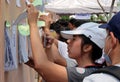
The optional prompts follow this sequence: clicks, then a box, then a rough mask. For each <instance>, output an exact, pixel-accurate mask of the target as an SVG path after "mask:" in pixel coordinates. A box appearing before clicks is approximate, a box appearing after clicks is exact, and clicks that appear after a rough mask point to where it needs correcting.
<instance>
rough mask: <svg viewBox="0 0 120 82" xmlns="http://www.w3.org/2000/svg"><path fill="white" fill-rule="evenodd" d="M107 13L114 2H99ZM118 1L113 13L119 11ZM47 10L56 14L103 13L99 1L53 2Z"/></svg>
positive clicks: (105, 0) (67, 0) (58, 0)
mask: <svg viewBox="0 0 120 82" xmlns="http://www.w3.org/2000/svg"><path fill="white" fill-rule="evenodd" d="M99 1H100V3H101V5H102V6H103V7H104V9H105V12H109V10H110V6H111V3H112V0H99ZM116 4H117V0H116V2H115V5H114V9H113V12H116V11H117V5H116ZM45 9H46V10H48V11H51V12H55V13H59V14H60V13H62V14H75V13H76V14H78V13H102V12H103V11H102V9H101V7H100V6H99V4H98V3H97V0H52V1H51V2H50V3H48V4H47V5H45Z"/></svg>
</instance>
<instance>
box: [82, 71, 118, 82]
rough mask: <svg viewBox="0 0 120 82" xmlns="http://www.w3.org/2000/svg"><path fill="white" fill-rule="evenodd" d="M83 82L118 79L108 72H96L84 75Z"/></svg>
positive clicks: (116, 81) (115, 81)
mask: <svg viewBox="0 0 120 82" xmlns="http://www.w3.org/2000/svg"><path fill="white" fill-rule="evenodd" d="M83 82H119V80H118V79H116V78H114V77H113V76H111V75H109V74H105V73H97V74H92V75H89V76H88V77H85V78H84V80H83Z"/></svg>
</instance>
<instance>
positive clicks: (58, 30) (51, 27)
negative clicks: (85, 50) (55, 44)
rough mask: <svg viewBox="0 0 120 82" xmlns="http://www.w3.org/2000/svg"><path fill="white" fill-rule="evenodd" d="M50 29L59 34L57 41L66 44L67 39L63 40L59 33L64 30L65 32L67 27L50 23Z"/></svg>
mask: <svg viewBox="0 0 120 82" xmlns="http://www.w3.org/2000/svg"><path fill="white" fill-rule="evenodd" d="M50 29H51V30H54V31H55V32H56V33H57V34H59V40H60V41H63V42H66V41H67V39H65V38H63V37H62V36H61V33H60V31H64V30H67V27H63V26H62V25H60V24H59V23H56V22H55V23H52V24H51V25H50Z"/></svg>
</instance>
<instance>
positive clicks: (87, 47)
mask: <svg viewBox="0 0 120 82" xmlns="http://www.w3.org/2000/svg"><path fill="white" fill-rule="evenodd" d="M91 50H92V45H90V44H86V45H84V47H83V51H84V52H89V51H91Z"/></svg>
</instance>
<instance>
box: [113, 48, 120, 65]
mask: <svg viewBox="0 0 120 82" xmlns="http://www.w3.org/2000/svg"><path fill="white" fill-rule="evenodd" d="M119 49H120V48H117V49H115V50H114V51H113V52H112V53H111V60H112V65H115V64H120V50H119Z"/></svg>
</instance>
